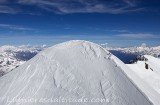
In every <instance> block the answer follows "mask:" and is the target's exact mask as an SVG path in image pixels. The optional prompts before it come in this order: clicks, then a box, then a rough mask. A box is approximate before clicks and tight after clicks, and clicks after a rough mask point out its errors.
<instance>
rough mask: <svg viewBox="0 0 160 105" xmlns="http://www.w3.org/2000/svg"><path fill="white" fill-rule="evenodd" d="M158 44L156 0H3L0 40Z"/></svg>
mask: <svg viewBox="0 0 160 105" xmlns="http://www.w3.org/2000/svg"><path fill="white" fill-rule="evenodd" d="M73 39H74V40H89V41H93V42H96V43H108V45H110V46H121V47H125V46H137V45H140V44H141V43H146V44H147V45H149V46H157V45H160V1H158V0H1V1H0V45H6V44H7V45H21V44H31V45H42V44H47V45H53V44H56V43H59V42H63V41H67V40H73Z"/></svg>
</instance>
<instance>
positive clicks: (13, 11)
mask: <svg viewBox="0 0 160 105" xmlns="http://www.w3.org/2000/svg"><path fill="white" fill-rule="evenodd" d="M17 12H18V10H16V9H14V8H12V7H9V6H3V5H0V13H8V14H16V13H17Z"/></svg>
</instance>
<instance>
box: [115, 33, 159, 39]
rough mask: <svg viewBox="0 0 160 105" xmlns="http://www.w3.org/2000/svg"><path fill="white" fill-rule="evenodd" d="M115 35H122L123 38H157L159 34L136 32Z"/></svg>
mask: <svg viewBox="0 0 160 105" xmlns="http://www.w3.org/2000/svg"><path fill="white" fill-rule="evenodd" d="M114 36H116V37H124V38H159V35H155V34H143V33H138V34H119V35H114Z"/></svg>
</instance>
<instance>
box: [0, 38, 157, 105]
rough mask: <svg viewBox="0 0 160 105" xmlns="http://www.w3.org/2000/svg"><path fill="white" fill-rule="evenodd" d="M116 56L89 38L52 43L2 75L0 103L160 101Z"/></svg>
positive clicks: (128, 104) (143, 104)
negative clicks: (150, 93)
mask: <svg viewBox="0 0 160 105" xmlns="http://www.w3.org/2000/svg"><path fill="white" fill-rule="evenodd" d="M112 56H113V55H112V54H111V53H110V52H108V51H106V50H105V49H103V48H102V47H100V46H99V45H97V44H94V43H91V42H87V41H69V42H64V43H61V44H58V45H55V46H53V47H50V48H48V49H46V50H44V51H42V52H40V53H39V54H37V55H36V56H35V57H34V58H32V59H31V60H29V61H28V62H26V63H25V64H23V65H21V66H20V67H18V68H16V69H14V70H13V71H11V72H9V73H8V74H6V75H4V76H2V77H1V78H0V83H1V84H0V97H1V100H0V105H75V104H77V103H78V104H79V105H153V104H155V105H158V101H154V100H152V98H149V97H148V96H147V95H146V94H145V93H144V92H142V91H141V89H140V88H139V87H138V86H137V85H136V84H135V83H134V82H132V80H131V78H129V77H128V75H126V73H125V72H124V70H123V68H122V67H121V66H122V65H117V63H116V61H115V60H116V59H118V58H116V59H113V58H115V57H112ZM31 99H32V100H31ZM31 101H32V102H31Z"/></svg>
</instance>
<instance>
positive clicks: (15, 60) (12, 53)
mask: <svg viewBox="0 0 160 105" xmlns="http://www.w3.org/2000/svg"><path fill="white" fill-rule="evenodd" d="M44 48H45V46H17V47H16V46H1V47H0V76H2V75H4V74H5V73H7V72H9V71H11V70H13V69H14V68H16V67H18V66H19V65H22V64H23V63H25V62H26V61H28V60H29V59H31V58H32V57H34V56H35V55H36V54H37V53H38V52H40V51H42V50H43V49H44Z"/></svg>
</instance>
